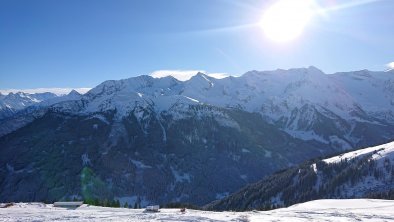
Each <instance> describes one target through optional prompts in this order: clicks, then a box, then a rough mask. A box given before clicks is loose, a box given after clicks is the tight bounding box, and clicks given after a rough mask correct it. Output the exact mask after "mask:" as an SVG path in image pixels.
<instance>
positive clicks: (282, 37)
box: [260, 0, 313, 42]
mask: <svg viewBox="0 0 394 222" xmlns="http://www.w3.org/2000/svg"><path fill="white" fill-rule="evenodd" d="M312 3H313V2H312V0H279V1H278V2H277V3H275V4H274V5H272V6H271V7H269V8H268V9H267V10H266V11H265V13H264V14H263V17H262V19H261V22H260V25H261V27H262V28H263V31H264V33H265V35H266V36H267V37H268V38H269V39H271V40H273V41H275V42H288V41H291V40H293V39H296V38H297V37H299V36H300V35H301V34H302V32H303V30H304V28H305V26H306V25H307V24H308V23H309V22H310V20H311V18H312V17H313V4H312Z"/></svg>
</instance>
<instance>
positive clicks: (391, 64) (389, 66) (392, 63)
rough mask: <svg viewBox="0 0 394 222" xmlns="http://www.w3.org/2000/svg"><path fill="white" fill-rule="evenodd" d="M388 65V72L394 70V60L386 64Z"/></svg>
mask: <svg viewBox="0 0 394 222" xmlns="http://www.w3.org/2000/svg"><path fill="white" fill-rule="evenodd" d="M386 67H387V70H386V71H387V72H388V71H391V70H394V62H390V63H388V64H386Z"/></svg>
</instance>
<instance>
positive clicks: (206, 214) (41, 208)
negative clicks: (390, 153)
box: [0, 199, 394, 222]
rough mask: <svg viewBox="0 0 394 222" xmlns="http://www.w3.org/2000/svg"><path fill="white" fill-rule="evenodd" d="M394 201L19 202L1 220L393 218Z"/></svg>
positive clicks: (1, 212)
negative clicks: (267, 207) (156, 207)
mask: <svg viewBox="0 0 394 222" xmlns="http://www.w3.org/2000/svg"><path fill="white" fill-rule="evenodd" d="M393 212H394V201H392V200H375V199H353V200H316V201H310V202H307V203H303V204H298V205H294V206H291V207H288V208H283V209H278V210H271V211H247V212H212V211H199V210H189V209H187V210H186V212H185V213H181V212H180V211H179V209H160V212H158V213H149V212H144V210H143V209H124V208H109V207H95V206H89V205H83V206H81V207H79V208H77V209H75V210H67V209H62V208H56V207H53V206H52V205H51V204H47V205H46V204H41V203H17V204H15V205H14V206H11V207H9V208H4V209H1V208H0V221H8V222H11V221H43V222H45V221H70V220H73V221H138V222H140V221H149V222H150V221H184V222H188V221H190V222H191V221H217V222H219V221H250V222H254V221H286V222H287V221H328V222H329V221H335V222H336V221H371V222H372V221H392V220H394V213H393Z"/></svg>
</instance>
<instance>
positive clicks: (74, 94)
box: [67, 89, 81, 96]
mask: <svg viewBox="0 0 394 222" xmlns="http://www.w3.org/2000/svg"><path fill="white" fill-rule="evenodd" d="M67 95H69V96H80V95H81V94H80V93H79V92H78V91H77V90H75V89H73V90H71V92H70V93H68V94H67Z"/></svg>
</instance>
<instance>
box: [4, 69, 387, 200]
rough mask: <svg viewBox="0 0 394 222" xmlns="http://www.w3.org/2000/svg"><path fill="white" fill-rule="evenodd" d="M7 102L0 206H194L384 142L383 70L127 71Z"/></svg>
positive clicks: (5, 101) (384, 80)
mask: <svg viewBox="0 0 394 222" xmlns="http://www.w3.org/2000/svg"><path fill="white" fill-rule="evenodd" d="M15 95H17V94H12V95H11V96H15ZM9 96H10V95H8V96H1V98H0V105H1V106H0V107H2V109H1V116H2V118H1V119H0V147H1V148H0V187H1V191H0V199H1V200H3V201H53V200H59V199H67V198H77V199H78V198H81V199H82V198H83V199H95V198H108V199H111V198H114V199H118V200H120V201H121V202H122V203H124V202H128V203H129V204H134V203H137V202H138V203H139V204H140V205H146V204H149V203H168V202H190V203H193V204H198V205H203V204H207V203H209V202H211V201H212V200H215V199H222V198H225V197H226V196H228V195H229V194H230V193H232V192H234V191H236V190H238V189H240V188H241V187H243V186H244V185H247V184H249V183H253V182H256V181H258V180H259V179H261V178H263V177H265V176H268V175H271V174H272V173H274V172H275V171H277V170H279V169H285V168H287V167H292V166H295V165H297V164H300V163H302V162H304V161H305V160H308V159H311V158H316V157H319V156H324V155H332V154H334V153H339V152H344V151H346V150H354V149H357V148H362V147H367V146H372V145H377V144H383V143H386V142H389V141H392V140H394V72H393V71H391V72H372V71H368V70H362V71H355V72H346V73H335V74H325V73H323V72H322V71H320V70H319V69H317V68H315V67H308V68H298V69H289V70H274V71H250V72H247V73H245V74H244V75H242V76H240V77H227V78H224V79H215V78H212V77H209V76H207V75H205V74H202V73H197V74H196V75H195V76H193V77H192V78H191V79H190V80H188V81H179V80H177V79H175V78H173V77H171V76H169V77H163V78H153V77H151V76H138V77H133V78H129V79H123V80H109V81H105V82H103V83H101V84H100V85H98V86H96V87H95V88H93V89H91V90H90V91H89V92H87V93H86V94H84V95H79V94H75V93H72V94H70V95H68V97H67V96H65V97H53V96H52V97H51V96H50V95H49V94H48V97H47V99H42V100H40V99H38V97H33V96H31V95H27V96H28V97H29V98H31V101H36V102H31V103H27V102H23V104H25V105H24V106H23V107H22V108H21V106H19V105H12V104H21V103H19V102H15V103H10V102H7V101H8V100H6V98H7V97H9ZM19 97H20V98H26V95H24V96H23V95H22V93H20V95H19ZM15 101H17V99H15ZM37 101H38V102H37ZM3 104H5V105H3ZM29 104H34V105H29ZM4 107H6V109H5V108H4ZM3 110H12V111H4V112H3Z"/></svg>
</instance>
